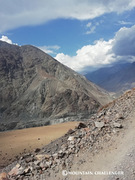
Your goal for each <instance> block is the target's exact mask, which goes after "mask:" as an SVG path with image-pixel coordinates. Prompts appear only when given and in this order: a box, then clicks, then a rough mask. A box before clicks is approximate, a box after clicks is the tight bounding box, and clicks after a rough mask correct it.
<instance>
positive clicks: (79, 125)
mask: <svg viewBox="0 0 135 180" xmlns="http://www.w3.org/2000/svg"><path fill="white" fill-rule="evenodd" d="M86 127H87V126H86V124H85V123H82V122H80V123H79V124H78V126H77V127H76V129H81V128H86Z"/></svg>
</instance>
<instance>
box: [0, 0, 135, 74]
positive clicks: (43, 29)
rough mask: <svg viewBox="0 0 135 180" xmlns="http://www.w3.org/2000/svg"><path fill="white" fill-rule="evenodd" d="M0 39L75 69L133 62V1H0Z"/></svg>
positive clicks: (134, 48) (134, 55)
mask: <svg viewBox="0 0 135 180" xmlns="http://www.w3.org/2000/svg"><path fill="white" fill-rule="evenodd" d="M0 4H1V6H0V24H1V26H0V39H1V40H4V41H8V42H9V43H17V44H18V45H25V44H31V45H34V46H36V47H39V48H40V49H42V50H44V51H45V52H46V53H49V54H50V55H51V56H53V57H55V58H56V59H57V60H58V61H60V62H61V63H63V64H65V65H67V66H69V67H70V68H72V69H74V70H75V71H78V72H82V71H85V70H86V69H93V68H99V67H102V66H106V65H109V64H112V63H114V62H122V61H125V60H126V61H135V53H134V52H135V18H134V17H135V1H134V0H113V1H112V0H107V1H106V0H95V1H93V0H51V1H50V0H19V1H18V0H12V1H11V0H0Z"/></svg>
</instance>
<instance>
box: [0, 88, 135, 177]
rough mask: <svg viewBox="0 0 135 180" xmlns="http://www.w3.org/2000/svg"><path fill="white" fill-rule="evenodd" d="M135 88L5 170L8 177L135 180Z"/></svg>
mask: <svg viewBox="0 0 135 180" xmlns="http://www.w3.org/2000/svg"><path fill="white" fill-rule="evenodd" d="M134 115H135V89H132V90H131V91H128V92H126V93H125V94H124V95H122V96H121V97H120V98H118V99H117V100H114V101H113V102H111V103H109V104H107V105H106V106H104V107H102V108H101V109H100V110H99V112H98V113H97V114H95V115H94V116H93V117H91V119H90V120H89V121H88V122H87V123H82V122H81V123H80V124H79V125H78V126H77V127H76V128H75V129H74V130H72V129H71V130H69V131H68V132H67V133H66V134H65V136H63V137H61V138H60V139H58V140H56V141H54V142H52V143H50V144H49V145H47V146H45V147H43V148H42V149H39V148H37V149H35V151H34V152H33V153H27V154H25V155H24V156H23V157H20V158H19V157H18V160H17V161H15V162H14V163H12V164H11V165H9V166H8V167H6V168H5V169H3V170H2V171H3V173H2V174H0V175H1V176H3V177H4V176H5V177H6V178H7V180H8V179H18V180H19V179H21V180H22V179H28V180H30V179H32V178H33V179H37V180H40V179H47V180H53V179H56V180H58V179H59V180H60V179H63V180H89V179H92V180H93V179H94V180H103V179H104V180H112V179H113V180H114V179H115V180H116V179H117V180H118V179H121V180H125V179H126V180H134V179H135V173H134V172H135V163H134V162H135V156H134V152H135V134H134V128H135V118H134Z"/></svg>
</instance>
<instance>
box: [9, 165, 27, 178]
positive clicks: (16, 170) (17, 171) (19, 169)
mask: <svg viewBox="0 0 135 180" xmlns="http://www.w3.org/2000/svg"><path fill="white" fill-rule="evenodd" d="M23 173H24V168H23V167H22V166H20V164H17V165H16V166H15V167H14V168H13V169H12V170H11V171H10V172H9V173H8V174H9V175H10V176H17V175H21V174H23Z"/></svg>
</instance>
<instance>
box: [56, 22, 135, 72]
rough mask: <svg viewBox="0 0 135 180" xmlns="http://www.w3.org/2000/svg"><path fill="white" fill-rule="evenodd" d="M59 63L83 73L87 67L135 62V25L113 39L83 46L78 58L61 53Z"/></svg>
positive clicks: (77, 54) (121, 31)
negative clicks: (119, 62)
mask: <svg viewBox="0 0 135 180" xmlns="http://www.w3.org/2000/svg"><path fill="white" fill-rule="evenodd" d="M55 58H56V59H57V60H58V61H60V62H61V63H63V64H65V65H66V66H68V67H70V68H72V69H74V70H75V71H80V72H81V71H83V70H85V68H87V67H92V68H93V67H95V68H96V67H102V66H104V65H109V64H111V63H114V62H118V61H132V62H133V61H135V25H134V26H132V27H130V28H126V27H123V28H121V29H120V30H119V31H118V32H117V33H116V35H115V36H114V38H113V39H110V40H109V41H104V40H102V39H101V40H98V41H95V43H94V44H93V45H87V46H83V47H82V48H81V49H79V50H77V52H76V56H69V55H65V54H63V53H59V54H57V55H56V57H55Z"/></svg>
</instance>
